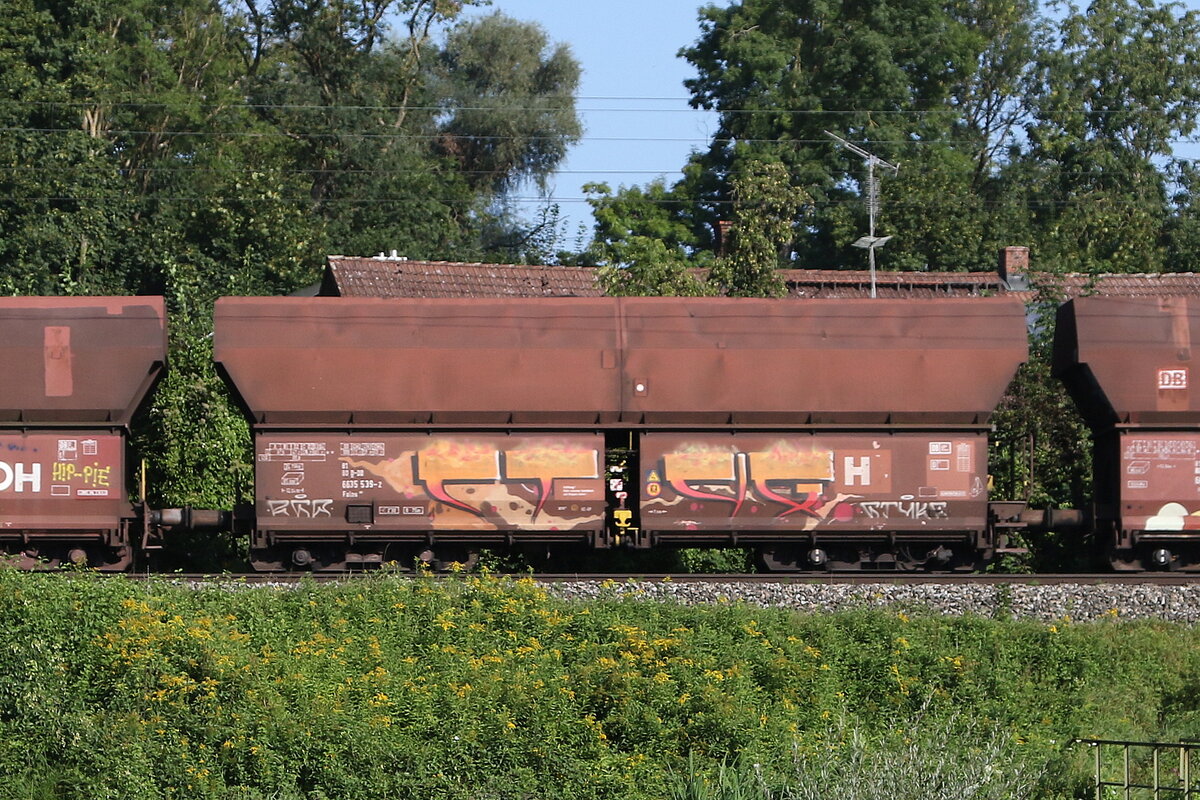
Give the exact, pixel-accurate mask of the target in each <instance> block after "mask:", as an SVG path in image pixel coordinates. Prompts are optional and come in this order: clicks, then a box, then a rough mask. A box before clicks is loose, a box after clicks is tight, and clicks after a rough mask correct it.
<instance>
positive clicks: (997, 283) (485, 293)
mask: <svg viewBox="0 0 1200 800" xmlns="http://www.w3.org/2000/svg"><path fill="white" fill-rule="evenodd" d="M781 274H782V276H783V278H784V280H785V281H786V283H787V287H788V295H789V296H791V297H795V298H814V297H827V298H850V297H870V294H871V274H870V272H868V271H867V270H828V269H789V270H782V271H781ZM1017 278H1018V279H1019V282H1018V280H1013V281H1012V284H1013V285H1012V287H1011V288H1010V287H1009V286H1008V285H1006V284H1005V283H1004V281H1003V280H1001V278H1000V276H999V275H998V274H997V273H995V272H885V271H882V270H880V271H877V272H876V273H875V290H876V295H877V296H879V297H891V298H905V297H909V298H927V297H976V296H981V295H1000V294H1008V295H1015V296H1017V297H1020V298H1021V299H1023V300H1026V301H1029V300H1033V299H1035V298H1036V297H1037V296H1039V294H1040V295H1042V296H1046V297H1049V298H1051V299H1060V298H1071V297H1078V296H1080V295H1117V296H1123V297H1139V296H1141V297H1144V296H1168V295H1176V296H1200V273H1190V272H1179V273H1163V274H1160V275H1142V274H1121V275H1081V274H1066V275H1056V274H1052V273H1046V272H1034V271H1030V272H1029V274H1028V275H1026V276H1017ZM320 294H322V295H327V296H332V295H344V296H347V297H599V296H600V295H601V294H603V292H602V291H601V289H600V286H599V284H598V283H597V280H596V270H595V269H592V268H589V267H553V266H513V265H507V264H478V263H462V262H456V261H409V260H407V259H403V258H395V257H392V258H388V257H375V258H357V257H350V256H329V258H328V262H327V266H326V270H325V278H324V281H323V282H322V285H321V290H320Z"/></svg>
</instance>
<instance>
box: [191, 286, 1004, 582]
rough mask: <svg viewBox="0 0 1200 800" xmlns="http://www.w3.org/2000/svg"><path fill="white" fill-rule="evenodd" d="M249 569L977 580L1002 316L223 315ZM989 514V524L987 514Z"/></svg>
mask: <svg viewBox="0 0 1200 800" xmlns="http://www.w3.org/2000/svg"><path fill="white" fill-rule="evenodd" d="M214 345H215V358H216V361H217V364H218V367H219V369H220V371H221V372H222V373H223V374H224V375H225V376H226V377H227V379H228V381H229V383H230V386H231V387H232V388H233V390H234V392H235V393H236V395H237V397H238V398H239V400H240V402H241V404H242V406H243V409H244V411H245V413H246V415H247V417H248V418H249V420H250V423H251V426H252V432H253V439H254V458H255V510H254V519H253V520H252V522H251V524H250V527H251V528H252V534H251V537H252V538H251V547H250V552H251V557H252V561H253V563H254V566H255V567H256V568H258V569H261V570H282V569H291V568H312V569H330V570H333V569H339V570H340V569H344V568H347V567H355V566H361V565H364V564H373V563H379V562H383V561H393V560H395V561H400V562H402V563H403V562H406V561H408V560H409V559H412V558H414V557H419V558H423V559H425V560H430V561H449V560H460V561H469V560H470V558H471V554H472V552H473V551H475V550H477V549H478V548H480V547H488V546H513V547H523V548H527V549H534V548H536V549H538V550H544V549H550V550H558V551H566V552H570V551H572V550H577V549H579V548H609V547H613V546H615V545H618V544H624V545H632V546H634V547H637V548H653V547H685V546H706V547H711V546H743V547H747V546H748V547H754V548H756V549H757V550H758V552H759V554H760V556H761V558H762V560H763V562H764V564H765V565H766V566H767V567H769V568H782V569H797V568H798V569H812V568H839V569H863V568H882V569H905V568H920V567H926V568H938V569H970V568H974V567H976V566H978V565H979V564H981V563H983V562H986V561H987V560H988V559H990V558H991V557H993V556H994V554H995V553H996V550H997V548H998V547H1002V546H1003V544H1004V542H1003V537H1002V536H1001V532H1002V531H1003V529H1004V527H1005V525H1011V524H1014V523H1013V522H1012V520H1013V519H1015V516H1014V515H1015V513H1016V509H1015V508H1014V506H1013V505H1012V504H1007V505H998V506H990V505H989V503H988V497H987V440H988V432H989V416H990V415H991V413H992V411H993V409H994V408H995V407H996V405H997V403H998V402H999V400H1000V398H1001V396H1002V395H1003V392H1004V390H1005V388H1006V387H1007V385H1008V383H1009V382H1010V380H1011V379H1012V377H1013V374H1014V372H1015V371H1016V369H1017V367H1018V365H1019V364H1020V363H1021V362H1022V361H1023V360H1024V359H1025V358H1026V354H1027V345H1026V327H1025V312H1024V307H1023V306H1022V304H1021V303H1020V302H1018V301H1017V300H1015V299H1008V298H971V299H943V300H922V301H918V302H913V301H891V300H810V301H804V302H797V301H777V300H756V299H728V298H609V297H605V298H562V299H541V298H540V299H536V300H520V299H471V300H430V299H396V300H382V299H349V298H304V299H300V298H223V299H222V300H220V301H218V303H217V307H216V320H215V334H214ZM996 509H1003V511H1002V512H1000V513H999V514H998V513H997V511H996Z"/></svg>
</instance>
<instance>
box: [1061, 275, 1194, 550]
mask: <svg viewBox="0 0 1200 800" xmlns="http://www.w3.org/2000/svg"><path fill="white" fill-rule="evenodd" d="M1194 343H1196V344H1200V304H1198V303H1197V301H1196V300H1195V299H1189V298H1186V297H1081V298H1077V299H1075V300H1072V301H1070V302H1068V303H1066V304H1065V305H1063V306H1062V307H1061V308H1060V309H1059V312H1058V327H1057V329H1056V337H1055V343H1054V346H1055V351H1054V367H1055V372H1056V374H1057V375H1058V376H1059V377H1060V378H1061V379H1062V380H1063V382H1064V383H1065V384H1066V386H1067V389H1068V391H1069V392H1070V394H1071V396H1072V398H1073V399H1074V400H1075V402H1076V405H1077V407H1078V408H1079V409H1080V411H1081V413H1082V414H1083V417H1084V420H1085V421H1086V422H1087V424H1088V426H1089V427H1090V428H1091V430H1092V434H1093V463H1094V476H1095V508H1094V510H1093V512H1092V514H1091V516H1092V517H1093V519H1094V523H1093V525H1094V529H1095V532H1096V535H1097V536H1098V537H1099V539H1100V540H1101V541H1102V542H1103V543H1104V544H1105V545H1106V546H1107V548H1108V553H1109V557H1110V560H1111V562H1112V565H1113V566H1114V567H1115V568H1116V569H1119V570H1140V569H1164V568H1166V569H1179V570H1200V384H1197V381H1198V380H1200V373H1195V372H1192V366H1193V348H1194V347H1195V346H1196V344H1194Z"/></svg>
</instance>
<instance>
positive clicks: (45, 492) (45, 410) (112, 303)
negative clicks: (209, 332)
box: [0, 297, 167, 570]
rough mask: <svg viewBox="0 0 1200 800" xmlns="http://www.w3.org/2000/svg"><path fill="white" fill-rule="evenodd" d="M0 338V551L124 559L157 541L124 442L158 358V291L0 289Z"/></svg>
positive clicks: (36, 558)
mask: <svg viewBox="0 0 1200 800" xmlns="http://www.w3.org/2000/svg"><path fill="white" fill-rule="evenodd" d="M0 342H2V343H3V346H0V552H2V553H4V554H7V556H8V560H9V561H12V562H14V563H16V564H17V565H18V566H21V567H25V568H33V567H37V566H49V567H54V566H58V565H60V564H67V563H75V564H85V563H86V564H88V565H90V566H93V567H96V568H98V569H103V570H123V569H126V568H128V567H129V565H130V563H131V561H132V558H133V555H134V552H135V551H136V550H145V549H148V548H151V547H154V546H156V545H155V543H154V542H153V541H152V538H153V534H154V529H153V528H152V526H151V525H150V524H149V517H148V516H147V515H146V514H144V513H143V509H142V507H141V505H140V504H139V505H137V506H134V505H131V503H130V501H129V496H128V493H127V491H126V486H127V485H128V483H129V480H130V472H132V470H131V469H130V467H131V464H130V459H129V457H128V455H127V448H128V445H127V442H128V437H129V422H130V419H131V418H132V417H133V414H134V412H135V411H136V409H137V408H138V406H139V405H140V404H141V403H142V401H143V400H144V399H145V398H146V396H147V395H148V393H149V392H150V390H151V388H152V387H153V386H154V383H155V382H156V381H157V380H158V378H159V376H160V375H161V374H162V370H163V366H164V364H165V362H166V355H167V340H166V320H165V315H164V311H163V300H162V298H161V297H4V298H0Z"/></svg>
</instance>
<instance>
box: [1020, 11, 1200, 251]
mask: <svg viewBox="0 0 1200 800" xmlns="http://www.w3.org/2000/svg"><path fill="white" fill-rule="evenodd" d="M1060 7H1061V8H1062V9H1063V11H1064V12H1065V15H1064V17H1063V20H1062V23H1061V25H1060V26H1059V29H1058V32H1057V35H1056V36H1055V37H1054V39H1053V41H1052V42H1051V43H1050V45H1049V46H1048V47H1046V48H1043V49H1042V50H1041V52H1040V54H1039V58H1038V63H1037V76H1036V81H1035V83H1034V87H1033V91H1032V95H1031V99H1030V102H1031V105H1032V107H1033V119H1032V120H1031V121H1030V122H1029V123H1028V124H1027V125H1026V133H1027V136H1028V138H1029V142H1030V147H1029V152H1028V156H1027V157H1028V158H1029V159H1032V160H1033V161H1035V162H1037V163H1038V164H1039V165H1041V167H1042V176H1041V177H1042V181H1041V182H1040V187H1039V188H1040V193H1041V201H1040V203H1039V205H1038V208H1037V211H1036V214H1037V220H1038V227H1039V228H1040V234H1041V236H1040V238H1041V241H1040V245H1041V250H1040V254H1041V257H1042V260H1043V261H1044V262H1047V263H1052V264H1055V265H1056V266H1057V267H1058V268H1060V269H1063V270H1071V271H1081V272H1130V271H1132V272H1158V271H1160V270H1161V269H1162V267H1163V264H1164V261H1163V243H1164V241H1163V236H1164V226H1165V224H1166V220H1167V216H1168V208H1167V202H1166V201H1167V193H1166V187H1165V181H1164V176H1163V174H1162V172H1161V171H1160V170H1159V168H1158V167H1157V165H1156V163H1155V162H1156V160H1160V159H1166V158H1168V157H1169V156H1170V155H1171V142H1172V141H1173V140H1174V139H1176V138H1180V137H1184V136H1187V135H1190V134H1191V133H1192V132H1193V131H1194V130H1195V129H1196V122H1197V116H1198V115H1200V15H1198V14H1197V13H1196V12H1194V11H1189V12H1186V13H1179V11H1180V7H1179V6H1178V5H1177V4H1167V5H1163V6H1156V5H1155V4H1154V3H1153V2H1152V0H1096V2H1093V3H1092V4H1091V5H1090V6H1089V7H1088V9H1087V11H1086V12H1081V11H1080V10H1079V9H1078V8H1076V7H1075V6H1073V5H1069V4H1062V5H1060Z"/></svg>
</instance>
